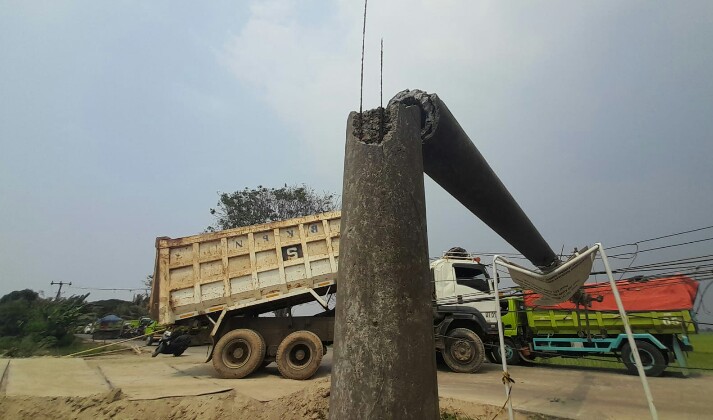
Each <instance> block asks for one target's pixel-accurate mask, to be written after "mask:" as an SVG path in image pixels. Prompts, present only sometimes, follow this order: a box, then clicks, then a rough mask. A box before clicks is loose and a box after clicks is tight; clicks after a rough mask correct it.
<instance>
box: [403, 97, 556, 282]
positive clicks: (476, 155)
mask: <svg viewBox="0 0 713 420" xmlns="http://www.w3.org/2000/svg"><path fill="white" fill-rule="evenodd" d="M397 103H401V104H404V105H416V106H418V107H419V108H421V138H422V141H423V167H424V170H425V172H426V174H427V175H428V176H430V177H431V179H433V180H434V181H436V183H438V185H440V186H441V187H443V189H444V190H446V191H448V192H449V193H450V194H451V195H452V196H453V197H455V198H456V199H457V200H458V201H460V202H461V204H463V205H464V206H465V207H466V208H467V209H468V210H470V211H471V212H472V213H473V214H474V215H476V216H477V217H478V218H479V219H480V220H482V221H483V222H485V224H487V225H488V226H490V228H491V229H493V230H494V231H495V232H496V233H497V234H498V235H500V236H501V237H502V238H503V239H505V240H506V241H507V242H508V243H509V244H510V245H512V246H513V247H514V248H515V249H517V250H518V251H520V252H521V253H522V254H523V255H524V256H525V257H526V258H527V259H528V260H530V262H532V264H534V265H535V266H537V267H540V268H541V269H544V270H545V271H547V270H548V269H552V268H554V267H555V266H556V265H557V263H558V262H559V259H558V258H557V256H556V254H555V253H554V252H553V251H552V249H551V248H550V246H549V245H548V244H547V242H545V240H544V239H543V238H542V235H540V233H539V232H538V231H537V229H536V228H535V226H534V225H533V224H532V222H530V219H529V218H528V217H527V215H525V212H523V211H522V209H521V208H520V206H519V205H518V204H517V202H516V201H515V199H514V198H513V197H512V195H510V192H508V190H507V188H505V186H504V185H503V183H502V182H500V179H499V178H498V176H497V175H496V174H495V172H493V170H492V169H491V168H490V165H488V162H486V160H485V158H483V155H481V154H480V152H479V151H478V149H477V148H476V147H475V144H473V142H472V141H471V140H470V138H469V137H468V135H467V134H466V133H465V131H464V130H463V128H462V127H461V126H460V124H459V123H458V121H457V120H456V119H455V117H453V114H451V111H450V110H449V109H448V107H447V106H446V104H445V103H443V101H442V100H441V99H440V98H439V97H438V95H436V94H435V93H434V94H428V93H426V92H423V91H420V90H411V91H409V90H405V91H403V92H399V93H398V94H396V96H394V97H393V99H391V101H390V102H389V105H392V104H397Z"/></svg>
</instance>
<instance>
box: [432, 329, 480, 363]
mask: <svg viewBox="0 0 713 420" xmlns="http://www.w3.org/2000/svg"><path fill="white" fill-rule="evenodd" d="M442 353H443V360H444V361H445V362H446V365H448V367H449V368H450V369H451V370H452V371H453V372H458V373H473V372H475V371H477V370H478V369H479V368H480V366H481V365H482V364H483V361H484V360H485V346H483V340H481V339H480V337H478V334H476V333H474V332H473V331H471V330H469V329H467V328H454V329H453V330H451V331H450V332H449V333H448V337H446V348H445V350H444V351H443V352H442Z"/></svg>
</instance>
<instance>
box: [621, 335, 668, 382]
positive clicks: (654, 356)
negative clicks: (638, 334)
mask: <svg viewBox="0 0 713 420" xmlns="http://www.w3.org/2000/svg"><path fill="white" fill-rule="evenodd" d="M635 342H636V347H638V348H639V357H640V358H641V364H642V365H643V366H644V372H646V376H660V375H661V374H662V373H663V371H664V370H666V365H667V364H668V363H667V362H666V356H664V354H663V353H662V352H661V350H660V349H659V348H658V347H656V346H655V345H653V344H651V343H649V342H648V341H640V340H635ZM621 358H622V360H623V361H624V365H626V369H627V370H628V371H629V373H630V374H632V375H638V373H639V371H638V370H637V369H636V363H635V360H634V352H632V351H631V346H629V343H626V344H624V345H623V346H622V348H621Z"/></svg>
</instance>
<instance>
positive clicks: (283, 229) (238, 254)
mask: <svg viewBox="0 0 713 420" xmlns="http://www.w3.org/2000/svg"><path fill="white" fill-rule="evenodd" d="M340 217H341V213H340V212H331V213H323V214H318V215H312V216H305V217H300V218H295V219H289V220H284V221H279V222H273V223H266V224H261V225H253V226H246V227H242V228H236V229H230V230H224V231H220V232H211V233H205V234H201V235H194V236H188V237H184V238H175V239H172V238H168V237H159V238H156V264H155V268H154V282H153V288H152V293H151V301H150V307H151V315H152V317H154V319H158V321H159V323H161V324H172V323H174V322H175V321H176V320H180V319H186V318H191V317H194V316H198V315H202V314H207V313H211V312H218V311H223V310H234V309H240V308H248V307H251V306H257V305H263V304H265V303H267V302H270V301H273V302H274V301H277V300H283V299H284V300H286V302H285V306H290V305H289V304H288V302H287V301H288V300H289V298H291V297H299V296H303V295H305V294H311V293H313V291H314V290H315V289H318V288H322V289H324V288H325V287H330V286H333V285H334V284H335V282H336V273H337V267H338V263H339V224H340ZM295 300H299V299H295ZM278 306H279V305H278Z"/></svg>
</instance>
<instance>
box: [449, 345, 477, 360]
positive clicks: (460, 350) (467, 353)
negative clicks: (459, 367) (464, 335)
mask: <svg viewBox="0 0 713 420" xmlns="http://www.w3.org/2000/svg"><path fill="white" fill-rule="evenodd" d="M451 354H452V355H453V357H455V358H456V359H458V360H460V361H462V362H463V361H468V360H470V359H472V358H473V349H472V348H471V346H470V345H469V344H468V343H466V342H465V341H462V340H461V341H458V342H457V343H455V344H453V346H452V347H451Z"/></svg>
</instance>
